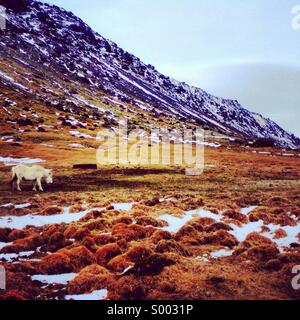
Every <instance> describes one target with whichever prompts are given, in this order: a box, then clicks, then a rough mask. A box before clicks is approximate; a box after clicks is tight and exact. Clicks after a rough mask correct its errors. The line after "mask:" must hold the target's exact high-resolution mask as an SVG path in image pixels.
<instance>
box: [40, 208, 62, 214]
mask: <svg viewBox="0 0 300 320" xmlns="http://www.w3.org/2000/svg"><path fill="white" fill-rule="evenodd" d="M63 212H64V209H63V208H62V207H59V206H51V207H47V208H46V209H44V210H43V211H42V212H41V213H39V215H41V216H52V215H56V214H61V213H63Z"/></svg>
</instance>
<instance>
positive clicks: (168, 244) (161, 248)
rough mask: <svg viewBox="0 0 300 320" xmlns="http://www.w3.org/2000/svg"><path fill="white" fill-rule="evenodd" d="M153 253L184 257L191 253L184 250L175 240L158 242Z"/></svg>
mask: <svg viewBox="0 0 300 320" xmlns="http://www.w3.org/2000/svg"><path fill="white" fill-rule="evenodd" d="M155 251H156V252H159V253H165V252H173V253H176V254H179V255H181V256H185V257H189V256H191V253H190V252H189V251H188V250H187V249H186V248H184V247H183V246H181V245H180V244H179V243H177V242H176V241H175V240H161V241H159V243H158V244H157V246H156V248H155Z"/></svg>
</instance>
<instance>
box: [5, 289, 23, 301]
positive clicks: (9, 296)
mask: <svg viewBox="0 0 300 320" xmlns="http://www.w3.org/2000/svg"><path fill="white" fill-rule="evenodd" d="M0 300H3V301H14V300H18V301H21V300H28V294H27V293H26V292H25V291H21V290H16V289H13V290H9V291H7V292H4V293H2V294H1V293H0Z"/></svg>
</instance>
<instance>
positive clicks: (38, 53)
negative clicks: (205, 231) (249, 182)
mask: <svg viewBox="0 0 300 320" xmlns="http://www.w3.org/2000/svg"><path fill="white" fill-rule="evenodd" d="M0 5H3V6H5V7H6V8H7V28H6V29H5V30H3V31H0V55H1V60H2V64H0V85H1V88H2V89H3V90H8V89H9V90H13V92H14V93H16V94H17V96H18V97H20V96H21V97H23V98H24V99H25V100H27V101H28V100H29V101H31V102H33V101H35V102H38V101H39V102H42V103H43V104H45V105H46V106H47V107H48V108H51V107H54V108H56V109H60V110H62V111H64V112H69V113H72V114H81V115H82V113H87V114H85V116H87V117H94V118H95V119H99V114H100V115H101V114H104V115H105V116H106V119H110V120H111V119H113V113H112V111H109V109H107V108H103V106H101V107H100V106H99V105H98V104H94V103H90V102H87V99H85V98H83V97H82V94H81V95H79V94H78V88H80V90H82V89H83V88H84V89H86V90H87V91H88V92H89V95H88V98H89V101H90V99H91V98H92V99H93V101H95V100H96V101H98V100H101V101H102V102H105V103H106V104H113V105H114V106H116V107H117V109H118V110H119V111H121V112H122V108H123V109H124V108H125V109H126V110H127V111H128V110H129V111H130V112H131V113H137V112H139V111H137V110H140V111H142V112H147V113H149V114H151V116H152V117H153V118H156V117H169V118H172V119H173V121H176V122H182V123H186V122H193V123H195V124H198V125H201V126H206V127H208V128H211V129H213V130H216V131H218V132H221V133H223V134H227V135H234V136H237V137H242V138H244V139H247V140H257V139H264V140H267V141H268V143H269V144H271V145H274V146H279V147H283V148H291V149H298V148H299V147H300V139H298V138H297V137H295V136H294V135H292V134H290V133H287V132H286V131H284V130H283V129H282V128H280V127H279V126H278V125H277V124H276V123H274V122H273V121H271V120H269V119H265V118H264V117H262V116H261V115H259V114H256V113H252V112H250V111H248V110H246V109H245V108H243V107H242V106H241V105H240V104H239V103H238V101H233V100H227V99H222V98H218V97H215V96H212V95H210V94H208V93H206V92H205V91H203V90H202V89H199V88H195V87H191V86H189V85H187V84H185V83H181V82H178V81H175V80H173V79H170V78H169V77H167V76H164V75H162V74H160V73H159V72H158V71H157V70H156V69H155V68H154V67H153V66H151V65H146V64H144V63H143V62H142V61H141V60H140V59H139V58H137V57H135V56H133V55H132V54H130V53H128V52H126V51H124V50H123V49H121V48H119V47H118V46H117V45H116V44H115V43H113V42H111V41H109V40H107V39H105V38H103V37H102V36H101V35H99V34H98V33H96V32H94V31H93V30H92V29H91V28H90V27H89V26H88V25H87V24H85V23H84V22H83V21H82V20H80V19H79V18H77V17H76V16H75V15H73V14H72V13H70V12H67V11H65V10H64V9H62V8H58V7H56V6H52V5H49V4H45V3H41V2H38V1H33V0H19V1H16V0H0ZM12 66H13V67H12ZM20 70H22V71H20ZM3 90H2V91H3ZM87 91H86V92H87ZM85 97H86V96H85ZM0 98H1V97H0ZM3 99H4V97H2V100H3ZM6 99H7V98H6ZM4 101H5V103H6V104H8V105H14V103H16V102H15V101H12V102H11V101H7V100H4ZM124 106H125V107H124ZM130 106H132V107H133V109H131V108H130ZM78 110H80V112H79V111H78ZM100 118H101V116H100Z"/></svg>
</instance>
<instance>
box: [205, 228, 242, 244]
mask: <svg viewBox="0 0 300 320" xmlns="http://www.w3.org/2000/svg"><path fill="white" fill-rule="evenodd" d="M199 243H200V244H213V245H220V246H226V247H230V248H231V247H234V246H236V245H238V243H239V242H238V241H237V239H236V238H235V237H234V236H233V235H232V234H230V233H228V232H227V231H225V230H218V231H216V232H214V233H210V234H206V235H203V236H202V237H201V239H200V240H199Z"/></svg>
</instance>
